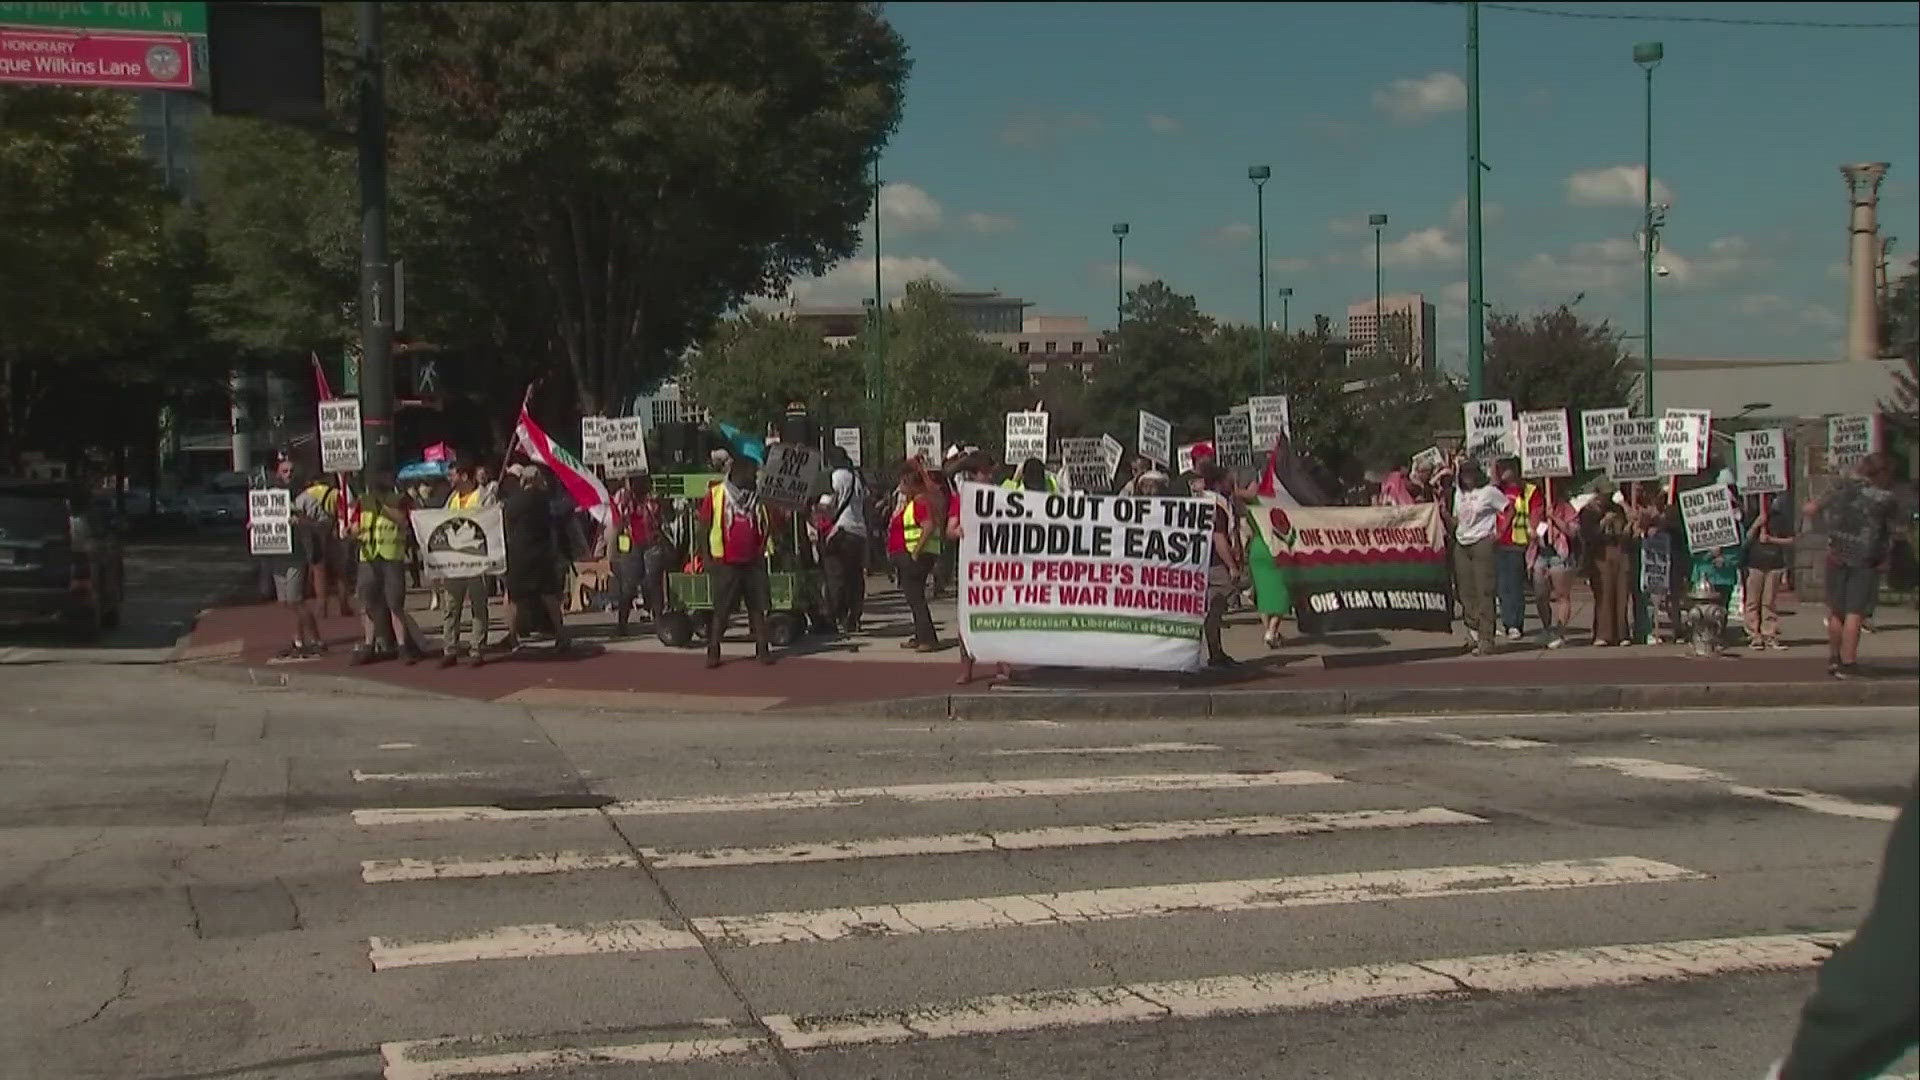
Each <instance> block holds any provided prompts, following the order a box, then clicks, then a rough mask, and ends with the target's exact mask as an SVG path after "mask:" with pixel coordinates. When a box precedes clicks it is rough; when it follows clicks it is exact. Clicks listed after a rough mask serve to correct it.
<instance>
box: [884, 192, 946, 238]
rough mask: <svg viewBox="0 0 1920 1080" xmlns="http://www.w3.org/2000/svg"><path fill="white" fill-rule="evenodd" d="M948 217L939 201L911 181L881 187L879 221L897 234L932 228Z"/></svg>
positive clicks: (938, 225) (927, 230)
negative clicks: (909, 182) (910, 182)
mask: <svg viewBox="0 0 1920 1080" xmlns="http://www.w3.org/2000/svg"><path fill="white" fill-rule="evenodd" d="M944 218H945V214H944V212H943V211H942V210H941V209H940V203H939V202H938V201H937V200H935V199H934V197H933V196H931V195H929V194H927V193H926V192H925V191H923V190H921V189H920V188H917V187H915V186H913V185H912V184H883V185H881V187H880V224H881V226H882V227H883V228H885V229H888V230H891V231H892V232H893V233H894V234H895V235H900V234H911V233H924V232H933V231H934V230H936V229H938V228H940V225H941V223H942V221H943V220H944Z"/></svg>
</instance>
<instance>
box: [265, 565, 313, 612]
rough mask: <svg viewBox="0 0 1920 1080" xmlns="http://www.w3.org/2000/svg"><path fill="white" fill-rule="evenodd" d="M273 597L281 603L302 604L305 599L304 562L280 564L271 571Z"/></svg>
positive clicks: (305, 575)
mask: <svg viewBox="0 0 1920 1080" xmlns="http://www.w3.org/2000/svg"><path fill="white" fill-rule="evenodd" d="M273 597H274V599H276V600H278V601H280V602H281V603H283V604H304V603H306V600H307V567H306V564H305V563H294V564H293V565H292V566H282V567H280V568H279V569H277V570H275V571H274V572H273Z"/></svg>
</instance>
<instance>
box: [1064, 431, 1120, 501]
mask: <svg viewBox="0 0 1920 1080" xmlns="http://www.w3.org/2000/svg"><path fill="white" fill-rule="evenodd" d="M1060 463H1061V465H1062V466H1063V470H1062V471H1063V472H1064V473H1065V474H1066V478H1067V481H1068V483H1070V484H1071V485H1072V486H1073V490H1075V491H1093V492H1104V491H1106V490H1107V487H1108V482H1109V481H1111V480H1112V479H1113V470H1111V469H1109V468H1107V455H1106V453H1105V452H1104V451H1103V450H1102V448H1101V446H1100V440H1099V439H1061V440H1060Z"/></svg>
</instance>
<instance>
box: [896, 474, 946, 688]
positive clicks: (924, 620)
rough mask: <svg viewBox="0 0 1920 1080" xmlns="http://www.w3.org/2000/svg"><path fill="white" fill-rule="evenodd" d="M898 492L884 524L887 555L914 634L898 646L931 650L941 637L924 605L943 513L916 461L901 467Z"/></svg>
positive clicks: (943, 523) (942, 530)
mask: <svg viewBox="0 0 1920 1080" xmlns="http://www.w3.org/2000/svg"><path fill="white" fill-rule="evenodd" d="M899 492H900V497H899V498H898V499H897V500H895V502H896V504H897V505H896V508H895V510H894V512H893V518H892V520H891V521H889V522H888V524H887V558H888V559H889V560H890V561H891V562H892V563H893V568H894V572H895V575H896V576H897V577H898V578H899V580H900V593H901V595H902V596H904V597H905V598H906V601H907V610H908V611H910V612H912V613H913V636H912V637H910V638H908V639H907V640H905V641H903V642H901V643H900V647H901V648H903V649H913V650H915V651H917V652H934V651H937V650H938V649H939V648H940V638H939V632H938V631H937V630H935V629H934V625H933V612H932V611H930V610H929V609H928V607H927V578H928V576H929V575H930V574H932V573H933V564H934V560H935V559H937V558H938V557H939V554H940V538H941V537H942V536H943V535H945V533H946V515H945V514H944V513H943V512H942V507H941V506H940V505H939V501H938V500H937V499H936V498H935V495H934V493H933V491H932V490H931V487H930V485H929V483H928V480H927V475H926V473H925V472H924V471H923V470H922V469H921V466H920V465H919V464H918V463H917V462H912V461H909V462H907V463H906V464H904V465H902V466H901V467H900V486H899Z"/></svg>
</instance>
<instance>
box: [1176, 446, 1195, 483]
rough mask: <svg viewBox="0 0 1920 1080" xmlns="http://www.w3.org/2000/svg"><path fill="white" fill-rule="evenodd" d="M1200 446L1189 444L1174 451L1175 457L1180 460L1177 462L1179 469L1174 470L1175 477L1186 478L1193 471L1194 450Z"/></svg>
mask: <svg viewBox="0 0 1920 1080" xmlns="http://www.w3.org/2000/svg"><path fill="white" fill-rule="evenodd" d="M1199 445H1200V444H1199V443H1188V444H1187V445H1185V446H1183V447H1181V448H1180V449H1178V450H1175V451H1174V456H1175V457H1177V458H1178V459H1179V460H1178V461H1177V462H1176V464H1177V465H1178V466H1179V468H1177V469H1175V470H1174V474H1175V475H1177V476H1185V475H1186V474H1188V473H1190V472H1192V471H1193V448H1194V447H1196V446H1199Z"/></svg>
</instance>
